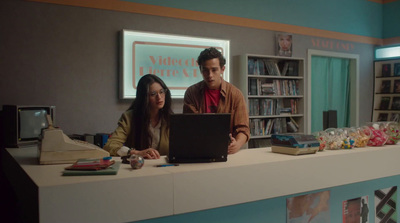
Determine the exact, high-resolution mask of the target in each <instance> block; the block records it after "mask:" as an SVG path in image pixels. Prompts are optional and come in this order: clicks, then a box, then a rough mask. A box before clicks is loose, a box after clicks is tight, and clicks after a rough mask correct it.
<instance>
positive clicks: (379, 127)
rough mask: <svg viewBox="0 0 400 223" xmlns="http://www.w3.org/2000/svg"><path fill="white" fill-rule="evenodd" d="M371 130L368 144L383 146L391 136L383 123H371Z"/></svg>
mask: <svg viewBox="0 0 400 223" xmlns="http://www.w3.org/2000/svg"><path fill="white" fill-rule="evenodd" d="M368 127H369V128H370V130H371V138H370V139H369V141H368V144H367V145H368V146H383V145H385V143H386V141H387V140H388V138H389V136H388V135H387V134H386V133H385V130H384V129H385V125H384V124H383V123H379V122H375V123H370V124H369V126H368Z"/></svg>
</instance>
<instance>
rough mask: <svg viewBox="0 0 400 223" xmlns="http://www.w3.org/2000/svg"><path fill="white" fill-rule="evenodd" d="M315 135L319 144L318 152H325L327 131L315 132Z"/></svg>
mask: <svg viewBox="0 0 400 223" xmlns="http://www.w3.org/2000/svg"><path fill="white" fill-rule="evenodd" d="M313 135H314V137H315V138H316V139H317V140H318V142H319V149H318V151H324V149H325V147H326V141H325V138H326V137H325V136H326V132H325V131H320V132H315V133H313Z"/></svg>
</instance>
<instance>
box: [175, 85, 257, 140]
mask: <svg viewBox="0 0 400 223" xmlns="http://www.w3.org/2000/svg"><path fill="white" fill-rule="evenodd" d="M205 88H206V84H205V83H204V81H200V82H198V83H196V84H194V85H192V86H190V87H189V88H188V89H187V90H186V92H185V97H184V99H183V113H205V112H206V108H205V103H204V101H205V100H204V91H205ZM217 113H230V114H231V133H232V136H233V137H236V135H237V134H238V133H239V132H241V133H243V134H245V135H246V136H247V141H249V139H250V128H249V113H248V112H247V106H246V102H245V100H244V97H243V94H242V92H241V91H240V90H239V89H238V88H236V87H235V86H233V85H232V84H230V83H228V82H226V81H225V80H222V84H221V98H220V100H219V103H218V107H217Z"/></svg>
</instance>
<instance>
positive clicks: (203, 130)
mask: <svg viewBox="0 0 400 223" xmlns="http://www.w3.org/2000/svg"><path fill="white" fill-rule="evenodd" d="M230 118H231V115H230V114H225V113H207V114H173V115H172V116H171V119H170V121H171V123H170V131H169V154H168V156H167V161H168V162H170V163H202V162H225V161H227V154H228V144H229V131H230Z"/></svg>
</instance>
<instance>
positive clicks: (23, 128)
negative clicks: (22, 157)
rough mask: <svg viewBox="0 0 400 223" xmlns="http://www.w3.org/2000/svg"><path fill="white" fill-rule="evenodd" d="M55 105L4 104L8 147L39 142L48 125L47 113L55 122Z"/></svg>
mask: <svg viewBox="0 0 400 223" xmlns="http://www.w3.org/2000/svg"><path fill="white" fill-rule="evenodd" d="M55 111H56V107H55V106H48V105H36V106H35V105H3V110H2V119H3V120H2V123H3V126H2V127H3V133H4V136H3V137H4V142H5V146H6V147H9V148H10V147H21V146H26V145H32V144H37V143H38V141H39V136H40V134H41V131H42V129H43V128H47V127H48V123H47V120H46V115H50V117H51V119H52V120H53V122H55V118H56V116H55V114H56V113H55Z"/></svg>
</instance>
